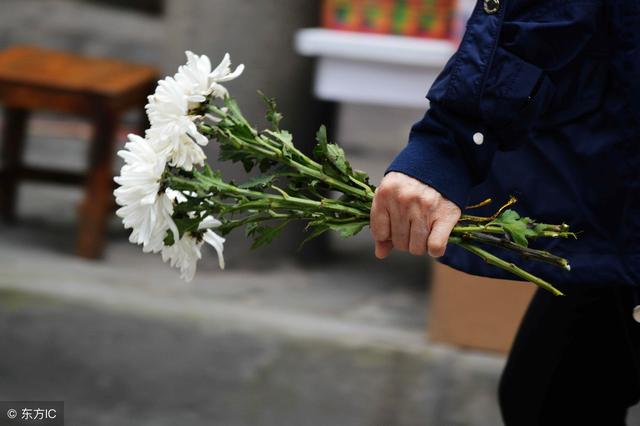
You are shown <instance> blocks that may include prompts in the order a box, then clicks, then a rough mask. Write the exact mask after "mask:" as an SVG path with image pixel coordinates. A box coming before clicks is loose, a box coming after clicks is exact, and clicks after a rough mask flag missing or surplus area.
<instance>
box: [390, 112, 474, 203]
mask: <svg viewBox="0 0 640 426" xmlns="http://www.w3.org/2000/svg"><path fill="white" fill-rule="evenodd" d="M433 113H434V111H433V110H432V109H430V110H429V111H428V112H427V114H426V115H425V117H424V119H423V120H422V121H420V122H418V123H416V124H415V125H414V126H413V127H412V129H411V134H410V136H409V143H408V144H407V146H406V147H405V148H404V149H403V150H402V151H401V152H400V153H399V154H398V155H397V156H396V158H395V159H394V160H393V162H392V163H391V164H390V165H389V167H388V168H387V170H386V171H385V175H386V174H387V173H389V172H399V173H402V174H405V175H408V176H411V177H413V178H415V179H418V180H419V181H421V182H422V183H424V184H427V185H429V186H431V187H432V188H434V189H435V190H436V191H438V192H439V193H440V194H441V195H442V196H443V197H445V198H447V199H448V200H450V201H452V202H453V203H454V204H456V205H457V206H458V207H459V208H460V210H464V209H465V207H466V206H467V205H468V204H467V200H468V198H469V192H470V190H471V187H472V186H473V180H474V179H473V177H472V173H471V170H470V169H469V164H468V163H467V161H466V160H465V158H464V154H463V152H462V151H461V149H460V147H459V146H458V144H457V143H456V142H455V141H454V140H453V137H454V135H452V134H451V132H450V131H449V130H448V129H447V128H446V127H445V126H443V125H442V124H440V123H439V122H438V121H436V120H435V119H434V117H433ZM471 143H473V142H471Z"/></svg>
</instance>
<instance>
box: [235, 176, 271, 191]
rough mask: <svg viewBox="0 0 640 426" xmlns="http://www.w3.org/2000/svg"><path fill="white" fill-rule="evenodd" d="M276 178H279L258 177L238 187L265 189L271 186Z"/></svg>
mask: <svg viewBox="0 0 640 426" xmlns="http://www.w3.org/2000/svg"><path fill="white" fill-rule="evenodd" d="M276 178H277V176H276V175H262V176H256V177H255V178H253V179H251V180H250V181H247V182H244V183H243V184H241V185H238V187H240V188H243V189H264V188H266V187H268V186H269V185H271V184H272V183H273V181H274V180H275V179H276Z"/></svg>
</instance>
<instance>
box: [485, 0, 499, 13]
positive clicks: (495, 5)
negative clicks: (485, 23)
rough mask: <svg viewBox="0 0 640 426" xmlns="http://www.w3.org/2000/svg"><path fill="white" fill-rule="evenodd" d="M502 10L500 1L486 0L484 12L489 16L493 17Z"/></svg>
mask: <svg viewBox="0 0 640 426" xmlns="http://www.w3.org/2000/svg"><path fill="white" fill-rule="evenodd" d="M498 10H500V0H484V11H485V13H487V14H489V15H493V14H494V13H497V12H498Z"/></svg>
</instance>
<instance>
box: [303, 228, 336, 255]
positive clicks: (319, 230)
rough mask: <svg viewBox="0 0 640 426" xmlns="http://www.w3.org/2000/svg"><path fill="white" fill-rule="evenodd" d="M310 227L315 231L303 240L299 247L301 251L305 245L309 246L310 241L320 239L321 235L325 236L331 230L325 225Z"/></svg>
mask: <svg viewBox="0 0 640 426" xmlns="http://www.w3.org/2000/svg"><path fill="white" fill-rule="evenodd" d="M310 226H311V227H312V229H313V230H312V231H311V232H310V233H309V234H308V235H307V237H306V238H305V239H304V240H302V242H301V243H300V245H299V246H298V250H301V249H302V247H304V245H305V244H307V243H308V242H309V241H311V240H313V239H314V238H318V237H319V236H320V235H322V234H324V233H325V232H327V231H328V230H329V229H331V228H330V227H329V226H328V225H326V224H324V223H323V224H319V225H310Z"/></svg>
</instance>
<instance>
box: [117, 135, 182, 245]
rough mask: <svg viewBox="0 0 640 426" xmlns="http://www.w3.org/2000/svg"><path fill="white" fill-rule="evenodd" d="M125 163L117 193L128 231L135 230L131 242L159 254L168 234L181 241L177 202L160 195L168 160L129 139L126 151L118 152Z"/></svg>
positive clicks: (146, 144)
mask: <svg viewBox="0 0 640 426" xmlns="http://www.w3.org/2000/svg"><path fill="white" fill-rule="evenodd" d="M118 155H119V156H120V157H122V158H123V159H124V160H125V165H124V166H123V167H122V170H121V172H120V176H117V177H115V178H114V180H115V181H116V183H117V184H118V185H120V186H119V187H118V188H117V189H116V190H115V191H114V195H115V197H116V202H117V203H118V205H120V206H121V207H120V209H118V211H117V212H116V214H117V215H118V216H119V217H120V218H122V222H123V223H124V226H125V228H127V229H131V235H130V236H129V241H131V242H132V243H135V244H142V246H143V250H144V251H145V252H149V251H151V252H158V251H160V250H161V249H162V247H163V245H164V244H163V240H164V238H165V236H166V233H167V230H171V231H172V232H173V233H174V235H175V236H176V237H177V235H178V229H177V227H176V225H175V223H174V222H173V219H172V218H171V215H172V214H173V202H172V200H171V199H170V198H169V197H168V196H167V195H166V194H165V193H159V192H160V179H161V177H162V173H163V172H164V169H165V157H164V156H163V155H162V154H161V153H159V152H158V151H157V150H156V149H154V147H153V146H152V144H151V143H150V142H149V141H148V140H146V139H143V138H141V137H140V136H137V135H129V142H128V143H127V144H126V145H125V149H123V150H121V151H119V152H118Z"/></svg>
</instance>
